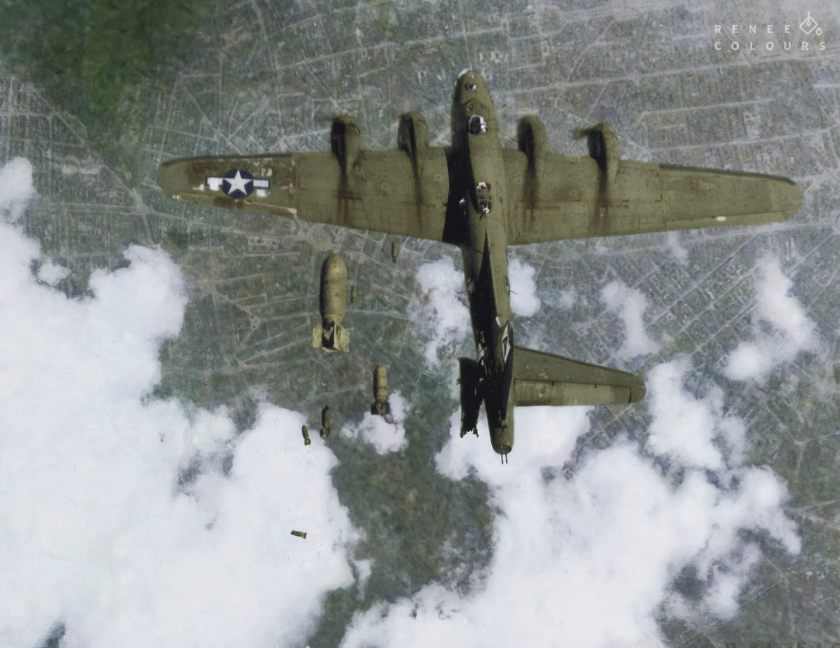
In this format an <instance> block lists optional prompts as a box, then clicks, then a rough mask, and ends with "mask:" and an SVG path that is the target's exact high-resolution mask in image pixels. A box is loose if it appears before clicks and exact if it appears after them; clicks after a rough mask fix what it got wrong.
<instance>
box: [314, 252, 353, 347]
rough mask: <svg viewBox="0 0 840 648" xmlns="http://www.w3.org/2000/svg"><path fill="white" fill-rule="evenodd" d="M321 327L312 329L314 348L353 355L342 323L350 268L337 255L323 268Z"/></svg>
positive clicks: (329, 258)
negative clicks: (349, 352) (350, 352)
mask: <svg viewBox="0 0 840 648" xmlns="http://www.w3.org/2000/svg"><path fill="white" fill-rule="evenodd" d="M319 298H320V311H321V325H320V326H316V327H315V328H314V329H312V348H313V349H322V350H324V351H344V352H345V353H346V352H348V351H350V333H349V332H348V331H347V329H346V328H344V327H343V326H342V325H341V323H342V322H343V321H344V315H345V314H346V313H347V266H346V265H345V264H344V259H342V258H341V256H340V255H339V254H338V253H337V252H333V253H332V254H330V255H329V256H328V257H327V258H326V259H324V264H323V265H322V266H321V290H320V295H319Z"/></svg>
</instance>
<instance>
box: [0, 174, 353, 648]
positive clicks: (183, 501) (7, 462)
mask: <svg viewBox="0 0 840 648" xmlns="http://www.w3.org/2000/svg"><path fill="white" fill-rule="evenodd" d="M31 173H32V172H31V167H30V165H29V163H28V162H26V161H25V160H20V159H18V160H14V161H12V162H11V163H9V164H7V165H6V166H5V167H3V168H2V169H1V170H0V191H2V193H0V214H2V215H3V216H4V217H5V220H6V221H9V220H11V219H15V218H19V217H20V215H21V213H23V210H24V209H25V206H26V202H27V201H28V200H29V199H31V197H32V195H33V191H32V180H31ZM10 178H11V180H10ZM38 257H39V247H38V244H37V243H36V242H35V241H32V240H30V239H27V238H25V237H24V236H23V234H22V233H21V231H20V230H19V229H17V228H16V227H15V226H13V225H9V224H8V223H7V222H3V223H0V332H2V334H0V472H2V475H3V479H2V480H0V573H2V574H3V577H2V578H0V645H2V646H9V647H25V648H31V647H32V646H36V645H40V643H41V642H43V640H44V639H45V637H46V636H47V635H49V634H50V632H51V630H52V629H53V628H55V627H56V626H57V625H58V624H60V625H61V626H63V633H64V634H63V639H62V645H63V646H68V647H76V646H78V647H84V648H97V647H108V648H110V647H113V646H123V647H129V648H130V647H132V646H138V647H140V646H143V647H147V646H159V647H169V646H171V647H173V648H174V647H176V646H177V647H178V648H184V647H186V646H196V647H198V646H202V647H210V646H229V645H234V644H236V645H248V646H274V645H276V644H277V641H278V640H279V641H280V642H281V643H283V644H284V645H288V644H290V643H292V642H294V641H300V640H302V639H303V638H305V636H306V633H307V632H308V631H309V630H311V628H312V626H313V624H314V623H315V622H316V621H317V618H318V616H319V615H320V613H321V605H320V600H321V597H322V596H323V595H324V594H325V593H326V592H328V591H329V590H331V589H334V588H337V587H344V586H347V585H349V584H350V583H351V582H352V572H351V568H350V564H349V563H348V559H347V556H346V551H347V547H349V546H352V544H353V542H354V541H355V539H356V537H357V534H356V532H355V531H354V529H353V527H352V526H351V524H350V522H349V519H348V517H347V513H346V509H344V508H343V507H342V506H341V505H340V503H339V501H338V497H337V494H336V492H335V490H334V489H333V487H332V485H331V482H330V479H329V471H330V470H331V468H332V467H333V466H334V465H335V462H336V459H335V457H334V455H333V454H332V453H331V451H330V450H329V449H328V448H327V447H325V446H324V445H322V444H319V443H317V442H315V443H313V444H312V445H311V446H309V447H305V446H304V445H303V443H302V441H301V439H300V426H301V424H302V423H303V416H302V415H300V414H296V413H294V412H289V411H286V410H281V409H279V408H276V407H271V406H268V405H265V406H263V407H262V408H261V410H260V412H259V416H258V419H257V422H256V424H255V426H254V428H253V429H251V430H247V431H245V432H244V433H243V434H242V435H240V436H238V437H236V436H235V433H234V425H233V423H232V421H231V420H230V417H229V416H228V414H227V412H226V411H225V410H224V409H220V410H218V411H216V412H207V411H200V410H199V411H195V410H192V411H187V410H185V408H184V407H183V406H181V405H180V404H178V403H177V402H175V401H156V400H148V399H147V398H144V397H146V396H147V395H148V394H149V392H150V390H151V389H152V388H153V386H154V385H155V384H156V382H157V381H158V380H159V378H160V363H159V362H158V359H157V358H158V345H159V344H160V342H161V340H163V339H164V338H168V337H172V336H175V335H177V334H178V331H179V330H180V327H181V324H182V321H183V314H184V308H185V306H186V303H187V295H186V292H185V289H184V283H183V279H182V277H181V274H180V271H179V269H178V268H177V266H176V265H175V264H174V263H173V262H172V261H171V259H170V258H169V257H168V256H167V255H166V254H164V253H162V252H161V251H159V250H150V249H148V248H142V247H138V246H132V247H131V248H129V249H128V250H127V251H126V253H125V257H126V259H128V261H129V262H130V266H129V267H128V268H124V269H121V270H118V271H116V272H113V273H106V272H103V271H98V272H95V273H94V274H93V275H92V277H91V280H90V288H91V290H92V291H93V293H94V295H95V297H93V298H86V299H81V300H75V299H67V298H66V297H65V296H64V295H63V294H62V293H60V292H58V291H56V290H54V289H52V288H51V287H50V286H48V285H45V283H39V282H38V280H37V279H36V278H35V277H34V276H33V274H32V271H31V267H32V263H33V261H34V260H35V259H38ZM42 273H43V266H42ZM62 274H66V269H63V268H61V267H60V266H57V264H53V267H52V268H51V269H50V270H49V271H48V274H47V275H43V274H39V277H40V278H42V279H43V280H44V281H45V282H46V283H47V284H48V283H52V282H51V281H50V280H49V279H50V278H51V277H55V276H57V275H62ZM225 457H228V458H230V459H231V460H232V463H230V468H229V471H226V470H224V469H223V467H224V466H225V465H227V464H228V462H226V461H224V460H223V459H224V458H225ZM292 529H297V530H301V531H306V532H307V534H308V537H307V539H306V540H303V539H301V538H297V537H295V536H292V535H290V531H291V530H292Z"/></svg>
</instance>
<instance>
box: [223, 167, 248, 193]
mask: <svg viewBox="0 0 840 648" xmlns="http://www.w3.org/2000/svg"><path fill="white" fill-rule="evenodd" d="M225 181H226V182H228V183H230V188H229V189H228V193H229V194H232V193H233V192H234V191H241V192H242V193H244V194H247V193H248V187H247V186H246V185H247V184H248V182H250V181H249V180H248V178H243V177H242V174H241V173H239V170H237V171H236V175H235V176H234V177H232V178H225Z"/></svg>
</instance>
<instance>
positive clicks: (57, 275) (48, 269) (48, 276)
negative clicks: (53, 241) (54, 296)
mask: <svg viewBox="0 0 840 648" xmlns="http://www.w3.org/2000/svg"><path fill="white" fill-rule="evenodd" d="M69 275H70V270H69V269H68V268H65V267H63V266H60V265H58V264H57V263H56V262H55V261H53V260H52V259H47V260H46V261H45V262H44V263H43V264H42V265H41V267H40V268H38V279H39V280H41V281H43V282H44V283H45V284H49V285H50V286H55V285H56V284H57V283H58V282H59V281H61V280H62V279H64V278H65V277H67V276H69Z"/></svg>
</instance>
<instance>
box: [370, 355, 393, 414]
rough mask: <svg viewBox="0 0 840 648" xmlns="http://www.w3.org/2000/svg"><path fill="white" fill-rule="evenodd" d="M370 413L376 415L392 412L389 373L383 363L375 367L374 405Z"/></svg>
mask: <svg viewBox="0 0 840 648" xmlns="http://www.w3.org/2000/svg"><path fill="white" fill-rule="evenodd" d="M370 413H371V414H373V415H374V416H385V415H386V414H390V413H391V404H390V403H389V402H388V373H387V372H386V371H385V367H384V366H383V365H381V364H378V365H376V367H375V368H374V369H373V405H371V406H370Z"/></svg>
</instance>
